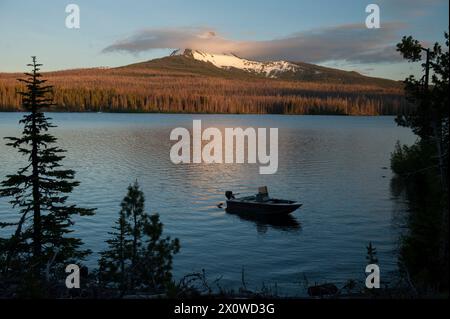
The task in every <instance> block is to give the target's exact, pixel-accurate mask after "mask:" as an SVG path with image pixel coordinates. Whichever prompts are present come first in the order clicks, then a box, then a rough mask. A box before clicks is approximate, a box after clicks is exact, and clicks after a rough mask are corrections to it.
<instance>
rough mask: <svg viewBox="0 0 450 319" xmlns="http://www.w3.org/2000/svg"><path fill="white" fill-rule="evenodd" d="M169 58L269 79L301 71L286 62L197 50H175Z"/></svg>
mask: <svg viewBox="0 0 450 319" xmlns="http://www.w3.org/2000/svg"><path fill="white" fill-rule="evenodd" d="M171 56H185V57H189V58H193V59H195V60H197V61H202V62H206V63H211V64H213V65H214V66H216V67H218V68H221V69H231V68H235V69H239V70H243V71H246V72H251V73H256V74H262V75H265V76H266V77H270V78H278V77H279V76H280V75H282V74H285V73H296V72H299V71H302V69H301V67H300V66H299V65H297V64H294V63H291V62H286V61H271V62H258V61H251V60H247V59H243V58H240V57H238V56H236V55H234V54H212V53H206V52H202V51H198V50H191V49H185V50H181V49H180V50H176V51H174V52H173V53H172V54H171Z"/></svg>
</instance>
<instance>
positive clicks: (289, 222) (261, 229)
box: [228, 213, 301, 234]
mask: <svg viewBox="0 0 450 319" xmlns="http://www.w3.org/2000/svg"><path fill="white" fill-rule="evenodd" d="M228 214H230V215H234V216H236V217H238V218H240V219H241V220H243V221H247V222H251V223H254V224H255V225H256V229H257V231H258V233H259V234H265V233H267V231H268V230H269V228H272V229H274V230H279V231H285V232H296V231H299V230H300V229H301V225H300V223H299V222H298V221H297V219H296V218H295V217H293V216H291V215H280V216H258V215H255V214H246V213H228Z"/></svg>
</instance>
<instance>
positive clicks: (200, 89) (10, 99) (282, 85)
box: [0, 57, 411, 115]
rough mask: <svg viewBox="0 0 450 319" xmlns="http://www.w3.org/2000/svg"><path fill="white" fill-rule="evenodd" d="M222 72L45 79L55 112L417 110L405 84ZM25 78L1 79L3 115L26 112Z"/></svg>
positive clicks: (139, 70)
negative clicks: (21, 80) (22, 82)
mask: <svg viewBox="0 0 450 319" xmlns="http://www.w3.org/2000/svg"><path fill="white" fill-rule="evenodd" d="M172 58H175V57H170V58H167V59H172ZM199 63H200V62H199ZM204 64H206V63H204ZM204 67H205V66H204ZM207 67H208V68H212V67H209V66H207ZM214 68H215V67H214ZM215 69H216V70H209V69H208V70H209V71H210V72H207V73H205V72H203V73H198V72H196V71H195V68H186V67H184V68H181V67H175V66H173V67H171V68H167V67H162V66H161V65H160V64H157V63H156V64H155V63H141V64H137V65H131V66H128V67H122V68H114V69H80V70H70V71H61V72H50V73H46V74H45V77H46V78H47V79H48V80H49V81H50V82H51V83H52V84H53V85H54V103H55V106H54V107H53V108H52V109H51V110H52V111H74V112H99V111H101V112H159V113H231V114H337V115H397V114H400V113H405V112H409V111H410V109H411V106H410V105H409V104H408V103H407V101H406V100H405V98H404V95H403V87H402V85H401V83H398V82H394V81H388V80H379V79H377V80H375V79H374V80H370V81H369V80H367V79H370V78H367V77H363V76H359V77H356V76H354V77H356V79H353V77H352V78H351V81H350V80H349V81H342V82H339V81H338V80H339V79H341V77H344V75H341V74H340V73H339V74H338V76H336V75H334V76H335V77H336V80H335V81H331V82H327V81H325V80H322V81H309V80H308V81H307V80H305V81H298V80H283V79H267V78H261V77H256V76H251V75H247V76H246V77H243V76H242V75H240V76H235V77H229V76H224V74H222V73H224V72H226V71H222V73H220V72H219V71H220V69H218V68H215ZM213 71H214V72H216V73H218V72H219V73H218V74H216V73H214V72H213ZM341 72H342V71H341ZM342 73H344V72H342ZM345 76H346V77H349V75H345ZM18 77H19V74H11V73H10V74H8V73H0V111H21V110H24V108H23V106H22V100H21V97H20V96H18V95H17V94H16V92H17V91H20V90H23V86H22V85H20V84H18V83H17V81H16V79H17V78H18ZM47 110H48V109H47Z"/></svg>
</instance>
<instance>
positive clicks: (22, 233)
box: [0, 57, 94, 295]
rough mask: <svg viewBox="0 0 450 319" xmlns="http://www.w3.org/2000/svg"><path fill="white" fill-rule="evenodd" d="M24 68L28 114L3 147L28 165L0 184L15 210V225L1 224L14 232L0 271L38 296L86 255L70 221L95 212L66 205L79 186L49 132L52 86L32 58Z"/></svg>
mask: <svg viewBox="0 0 450 319" xmlns="http://www.w3.org/2000/svg"><path fill="white" fill-rule="evenodd" d="M28 66H30V67H31V68H32V71H31V73H25V75H26V78H25V79H19V81H21V82H23V83H24V84H25V88H26V89H25V90H24V91H23V92H19V94H20V95H21V96H22V105H23V108H24V109H25V110H26V111H27V114H25V115H24V116H23V118H22V119H21V120H20V122H19V123H20V124H23V125H24V129H23V132H22V136H21V137H7V138H6V139H7V140H9V143H7V145H8V146H11V147H13V148H15V149H16V150H17V151H18V152H19V153H20V154H22V155H24V156H26V158H27V164H26V165H25V166H24V167H22V168H20V169H19V170H18V171H17V173H16V174H13V175H8V176H7V177H6V179H5V180H4V181H2V182H1V183H0V196H6V197H11V198H12V199H11V200H10V203H11V204H12V206H13V207H14V208H18V210H19V219H18V221H17V222H14V223H0V227H2V228H10V227H13V229H12V236H11V237H10V238H8V239H3V240H2V241H1V242H0V244H1V246H0V263H1V265H0V266H1V273H2V275H3V276H4V278H10V279H11V278H12V279H15V280H18V281H19V282H20V283H21V284H25V285H27V286H29V285H32V287H33V289H35V291H37V292H36V293H37V294H39V295H42V294H45V293H46V290H45V289H46V288H45V287H48V284H50V283H51V282H52V281H53V280H56V279H60V278H58V274H63V273H64V272H63V271H62V270H63V269H64V268H63V267H65V266H66V265H67V264H68V263H72V262H76V261H79V260H80V259H82V258H83V257H84V256H86V255H87V254H89V251H88V250H81V249H80V246H81V245H82V241H81V240H80V239H79V238H74V237H71V236H70V233H71V232H72V231H73V230H71V226H72V225H73V224H74V222H73V219H72V218H73V216H74V215H81V216H87V215H92V214H94V209H85V208H79V207H77V206H76V205H73V204H69V203H67V199H68V194H70V193H71V192H72V190H73V189H74V187H76V186H78V185H79V182H77V181H75V180H74V175H75V172H74V171H73V170H68V169H63V168H62V167H61V161H62V160H63V159H64V157H65V156H64V155H63V153H64V152H65V151H64V150H63V149H61V148H59V147H57V146H56V145H55V144H56V142H57V138H56V137H54V136H53V135H51V134H49V133H48V130H49V129H50V128H52V127H55V126H54V125H52V124H51V123H50V122H49V120H50V118H47V117H46V116H45V114H44V113H43V110H44V109H48V108H50V107H51V106H52V105H53V104H52V98H51V93H52V86H49V85H45V82H46V80H44V79H42V75H41V74H40V73H39V70H40V66H41V64H38V63H37V62H36V57H32V63H31V64H28ZM27 289H29V288H27ZM30 293H32V292H31V291H30Z"/></svg>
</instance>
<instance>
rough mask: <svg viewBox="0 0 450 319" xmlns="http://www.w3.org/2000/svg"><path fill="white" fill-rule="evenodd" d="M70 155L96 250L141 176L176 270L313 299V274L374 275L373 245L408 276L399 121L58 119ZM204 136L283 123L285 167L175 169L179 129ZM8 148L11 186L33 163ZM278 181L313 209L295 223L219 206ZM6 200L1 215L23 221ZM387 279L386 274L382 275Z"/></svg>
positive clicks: (12, 127) (385, 269) (0, 122)
mask: <svg viewBox="0 0 450 319" xmlns="http://www.w3.org/2000/svg"><path fill="white" fill-rule="evenodd" d="M21 116H22V114H19V113H0V138H2V137H4V136H17V135H19V134H20V132H21V131H20V127H19V125H18V121H19V119H20V118H21ZM50 116H51V117H52V118H53V122H54V123H55V124H57V125H58V126H59V127H58V128H55V129H53V132H54V134H55V135H56V136H57V137H58V138H59V142H60V146H61V147H63V148H65V149H66V150H67V151H68V153H67V158H66V159H65V161H64V164H65V166H66V167H67V168H72V169H75V170H76V171H77V175H76V177H77V180H79V181H80V182H81V185H80V186H79V187H78V188H77V189H76V190H75V192H74V193H73V195H72V196H71V199H72V200H73V201H75V202H77V203H78V204H79V205H80V206H84V207H96V208H97V214H96V215H95V216H94V217H85V218H80V219H77V223H76V225H75V230H76V234H77V236H80V237H82V238H83V239H84V241H85V245H86V247H88V248H90V249H92V250H93V251H94V254H93V255H92V256H91V257H90V259H89V260H88V261H87V263H88V264H89V265H92V266H94V265H95V263H96V258H97V253H98V252H99V251H101V250H102V249H104V248H105V243H104V241H105V240H106V239H107V238H108V232H109V231H110V228H111V226H112V225H113V223H114V221H115V220H116V218H117V216H118V211H119V205H120V201H121V200H122V198H123V197H124V195H125V193H126V188H127V186H128V185H129V184H130V183H132V182H133V181H134V180H136V179H138V181H139V183H140V184H141V186H142V188H143V190H144V192H145V194H146V199H147V201H146V209H147V211H148V212H150V213H154V212H158V213H159V214H160V215H161V220H162V222H163V223H164V225H165V234H167V235H170V236H172V237H178V238H179V239H180V241H181V251H180V253H179V254H178V255H177V256H176V257H175V261H174V274H175V276H176V277H177V278H180V277H181V276H183V275H184V274H187V273H190V272H197V271H201V270H202V269H205V271H206V274H207V276H208V278H209V279H210V280H211V281H213V280H214V279H216V278H218V277H221V278H222V279H221V281H220V285H221V286H223V287H227V288H238V287H239V286H240V284H241V271H242V269H244V270H245V278H246V281H247V286H248V287H249V288H260V287H261V286H262V284H263V283H264V284H265V285H275V284H276V285H277V287H278V292H279V293H280V294H282V295H302V294H304V289H303V288H302V286H301V285H300V282H301V281H302V280H303V278H304V276H306V277H307V278H308V281H309V283H310V284H313V283H314V282H318V283H323V282H335V283H338V284H341V283H343V282H345V281H346V280H348V279H352V278H353V279H363V278H364V269H365V263H366V260H365V257H366V246H367V244H368V243H369V242H373V243H374V245H375V246H376V248H377V250H378V258H379V263H380V267H381V272H382V279H386V280H388V278H389V277H390V276H391V275H392V273H393V272H395V270H396V268H397V265H396V263H397V256H396V252H397V248H398V236H399V231H400V230H399V226H398V223H397V222H396V220H397V219H398V215H401V214H402V203H399V202H398V199H395V198H394V196H393V195H392V194H391V191H390V179H391V176H392V173H391V171H390V169H386V167H389V158H390V153H391V152H392V151H393V149H394V145H395V143H396V141H397V140H400V141H401V142H403V143H408V144H411V143H413V142H414V140H415V137H414V136H413V135H412V133H410V131H409V130H408V129H404V128H399V127H397V126H396V124H395V123H394V118H393V117H335V116H317V117H314V116H277V115H267V116H254V115H160V114H87V113H84V114H76V113H60V114H50ZM193 119H201V120H202V125H203V127H204V128H206V127H210V126H214V127H218V128H225V127H238V126H240V127H278V128H279V169H278V173H277V174H275V175H259V169H258V168H259V166H258V165H248V164H246V165H225V164H223V165H220V164H213V165H205V164H192V165H174V164H173V163H172V162H171V161H170V157H169V152H170V148H171V146H172V145H173V143H174V142H171V141H170V140H169V134H170V131H171V130H172V129H173V128H176V127H186V128H189V129H190V128H191V127H192V120H193ZM4 144H5V143H4V141H1V142H0V179H4V177H5V175H6V174H8V173H12V172H15V170H16V169H17V168H18V167H19V166H20V165H21V164H23V163H24V159H22V158H20V157H19V156H18V155H17V153H16V152H15V151H12V150H11V149H10V148H9V147H6V146H5V145H4ZM262 185H267V186H268V187H269V191H270V193H271V195H273V196H275V197H281V198H287V199H293V200H298V201H300V202H302V203H303V204H304V206H303V208H302V209H301V210H299V211H297V212H295V213H294V214H293V215H292V218H288V219H282V220H277V221H265V220H254V219H248V218H242V217H239V216H236V215H230V214H227V213H226V212H225V211H224V210H221V209H219V208H217V206H216V205H217V204H218V203H219V202H223V201H224V193H225V191H226V190H233V191H234V192H238V193H245V194H247V193H248V194H254V193H255V192H256V190H257V187H258V186H262ZM15 216H17V215H16V212H14V211H13V210H12V209H11V208H10V206H9V204H8V203H7V199H6V198H3V199H1V198H0V217H1V218H2V219H3V220H5V219H6V220H8V219H11V218H15ZM383 276H384V277H383Z"/></svg>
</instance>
